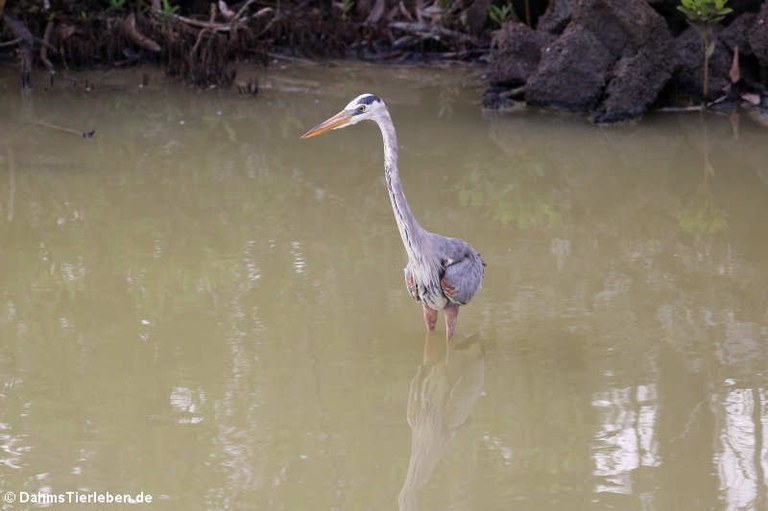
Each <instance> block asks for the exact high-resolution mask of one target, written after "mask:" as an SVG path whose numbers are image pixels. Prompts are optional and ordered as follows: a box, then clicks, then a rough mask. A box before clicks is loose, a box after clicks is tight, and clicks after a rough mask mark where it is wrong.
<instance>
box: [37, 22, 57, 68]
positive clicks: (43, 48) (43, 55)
mask: <svg viewBox="0 0 768 511" xmlns="http://www.w3.org/2000/svg"><path fill="white" fill-rule="evenodd" d="M52 31H53V20H52V19H50V20H48V23H47V24H46V25H45V32H44V33H43V41H42V42H43V43H44V44H41V45H40V60H42V61H43V64H45V67H46V68H48V72H49V73H51V74H52V75H54V74H56V69H55V68H54V67H53V64H52V63H51V61H50V59H48V48H50V46H51V42H50V41H51V32H52Z"/></svg>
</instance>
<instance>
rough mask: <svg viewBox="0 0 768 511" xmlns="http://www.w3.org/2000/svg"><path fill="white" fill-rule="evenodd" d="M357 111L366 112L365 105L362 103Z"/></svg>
mask: <svg viewBox="0 0 768 511" xmlns="http://www.w3.org/2000/svg"><path fill="white" fill-rule="evenodd" d="M357 112H358V113H360V114H361V113H363V112H365V105H360V106H359V107H357Z"/></svg>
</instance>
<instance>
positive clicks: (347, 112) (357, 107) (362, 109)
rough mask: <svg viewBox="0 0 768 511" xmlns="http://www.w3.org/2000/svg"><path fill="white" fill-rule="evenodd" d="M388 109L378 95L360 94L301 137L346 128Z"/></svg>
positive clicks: (314, 135)
mask: <svg viewBox="0 0 768 511" xmlns="http://www.w3.org/2000/svg"><path fill="white" fill-rule="evenodd" d="M386 111H387V107H386V106H385V105H384V102H383V101H382V100H381V99H380V98H379V97H378V96H376V95H374V94H360V95H359V96H358V97H356V98H355V99H353V100H352V101H350V102H349V104H347V106H345V107H344V110H342V111H341V112H339V113H337V114H336V115H334V116H333V117H330V118H329V119H326V120H325V121H323V122H321V123H320V124H318V125H317V126H315V127H314V128H312V129H311V130H309V131H308V132H306V133H304V134H303V135H302V136H301V138H312V137H316V136H317V135H322V134H323V133H325V132H326V131H330V130H335V129H339V128H346V127H347V126H352V125H353V124H357V123H358V122H360V121H365V120H376V119H377V118H378V117H379V116H381V115H384V114H385V112H386Z"/></svg>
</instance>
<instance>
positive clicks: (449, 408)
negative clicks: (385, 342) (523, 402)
mask: <svg viewBox="0 0 768 511" xmlns="http://www.w3.org/2000/svg"><path fill="white" fill-rule="evenodd" d="M484 382H485V352H484V351H483V347H482V345H481V343H480V342H479V341H478V339H476V338H474V337H472V338H469V339H467V340H465V341H462V342H458V343H457V342H455V341H453V342H450V343H446V342H445V341H444V340H442V339H440V338H439V337H437V336H434V335H427V336H426V339H425V341H424V359H423V362H422V364H421V365H420V366H419V368H418V369H417V370H416V375H415V376H414V377H413V379H412V380H411V388H410V390H409V392H408V409H407V417H408V425H409V426H410V427H411V457H410V460H409V462H408V473H407V475H406V477H405V481H404V482H403V487H402V489H401V490H400V496H399V499H398V504H399V507H400V511H413V510H414V509H415V507H414V505H415V504H414V503H415V499H416V491H417V490H418V489H419V488H420V487H422V486H423V485H424V484H426V482H427V481H428V480H429V478H430V477H431V476H432V472H433V471H434V470H435V467H436V466H437V463H438V462H439V461H440V460H441V459H442V458H444V457H445V455H446V454H447V453H448V450H449V448H450V446H451V444H452V443H453V439H454V438H455V437H456V434H457V433H458V432H459V430H460V429H461V428H462V426H464V424H466V422H467V420H468V419H469V416H470V414H471V413H472V409H473V408H474V407H475V403H476V402H477V398H478V397H480V394H481V393H482V390H483V384H484Z"/></svg>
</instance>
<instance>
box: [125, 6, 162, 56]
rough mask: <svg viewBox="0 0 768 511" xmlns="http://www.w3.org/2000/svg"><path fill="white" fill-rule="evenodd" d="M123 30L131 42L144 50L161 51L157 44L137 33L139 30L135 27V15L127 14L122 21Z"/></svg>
mask: <svg viewBox="0 0 768 511" xmlns="http://www.w3.org/2000/svg"><path fill="white" fill-rule="evenodd" d="M123 30H125V33H126V34H127V35H128V37H129V38H130V39H131V41H133V42H134V43H136V44H137V45H138V46H140V47H142V48H144V49H145V50H149V51H152V52H159V51H160V50H161V48H160V45H159V44H157V43H156V42H155V41H153V40H152V39H150V38H149V37H147V36H145V35H144V34H142V33H141V32H139V29H138V28H137V27H136V15H135V14H134V13H131V14H129V15H128V16H127V17H126V18H125V19H123Z"/></svg>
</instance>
